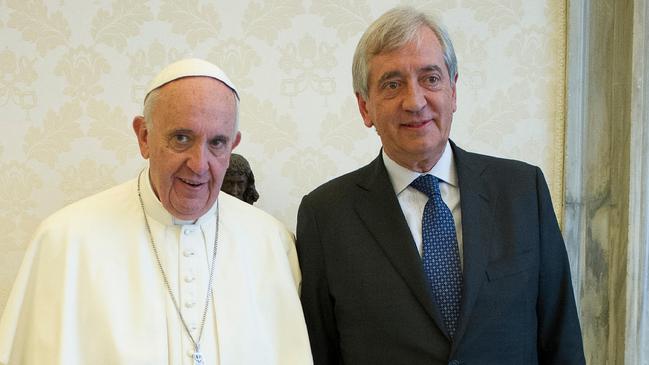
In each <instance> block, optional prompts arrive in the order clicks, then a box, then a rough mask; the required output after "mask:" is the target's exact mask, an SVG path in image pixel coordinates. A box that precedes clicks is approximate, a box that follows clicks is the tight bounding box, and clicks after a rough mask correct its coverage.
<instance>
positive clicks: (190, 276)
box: [185, 275, 195, 283]
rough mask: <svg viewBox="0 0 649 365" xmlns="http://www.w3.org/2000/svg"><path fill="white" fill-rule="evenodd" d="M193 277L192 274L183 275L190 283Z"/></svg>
mask: <svg viewBox="0 0 649 365" xmlns="http://www.w3.org/2000/svg"><path fill="white" fill-rule="evenodd" d="M194 279H195V277H194V276H192V275H185V282H186V283H191V282H192V281H194Z"/></svg>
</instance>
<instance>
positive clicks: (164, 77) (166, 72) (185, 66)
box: [144, 58, 239, 100]
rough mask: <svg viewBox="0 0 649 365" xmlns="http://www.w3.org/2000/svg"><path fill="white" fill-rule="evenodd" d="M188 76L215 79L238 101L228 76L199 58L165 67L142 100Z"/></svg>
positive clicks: (237, 95) (236, 93)
mask: <svg viewBox="0 0 649 365" xmlns="http://www.w3.org/2000/svg"><path fill="white" fill-rule="evenodd" d="M189 76H206V77H211V78H213V79H217V80H219V81H221V82H222V83H224V84H225V85H226V86H227V87H229V88H230V89H232V91H233V92H234V95H236V97H237V99H239V93H238V92H237V88H236V87H234V84H233V83H232V81H230V79H229V78H228V76H227V75H226V74H225V72H223V70H221V69H220V68H219V67H218V66H216V65H215V64H212V63H210V62H207V61H205V60H201V59H199V58H186V59H184V60H180V61H177V62H174V63H172V64H170V65H169V66H167V67H165V68H164V69H163V70H162V71H160V73H159V74H158V75H156V77H155V78H154V79H153V81H151V83H150V84H149V87H148V88H147V89H146V96H145V97H144V100H146V98H147V97H148V96H149V93H151V91H153V90H155V89H157V88H159V87H160V86H162V85H165V84H167V83H169V82H171V81H174V80H178V79H181V78H183V77H189Z"/></svg>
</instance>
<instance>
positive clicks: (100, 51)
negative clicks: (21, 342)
mask: <svg viewBox="0 0 649 365" xmlns="http://www.w3.org/2000/svg"><path fill="white" fill-rule="evenodd" d="M399 3H401V4H409V5H413V6H416V7H418V8H422V9H426V10H430V11H433V12H435V13H437V14H438V16H439V17H440V18H441V19H442V21H443V22H444V23H445V24H446V25H447V27H448V29H449V32H450V34H451V37H452V38H453V39H454V42H455V45H456V50H457V53H458V59H459V72H460V77H459V82H458V111H457V113H456V114H455V122H454V127H453V128H454V129H453V132H452V138H453V139H454V140H455V141H456V142H457V143H458V144H459V145H460V146H462V147H465V148H467V149H471V150H474V151H479V152H484V153H489V154H493V155H498V156H503V157H510V158H516V159H523V160H525V161H528V162H530V163H533V164H536V165H539V166H541V168H542V169H543V171H544V172H545V174H546V177H547V179H548V181H549V183H550V185H551V190H552V193H553V197H554V201H555V205H557V210H559V209H560V206H561V203H562V202H561V192H562V149H563V118H564V113H563V105H564V101H563V100H564V87H565V77H564V69H565V67H564V58H565V51H564V45H565V13H566V9H565V7H566V5H565V0H426V1H414V0H413V1H402V2H398V1H385V0H383V1H371V0H264V1H260V0H240V1H207V0H205V1H203V0H158V1H137V0H136V1H133V0H113V1H108V0H84V1H81V0H47V1H46V0H0V42H1V43H0V123H1V126H2V131H3V136H2V138H1V139H0V186H2V189H1V190H0V204H1V205H0V232H3V234H2V235H0V310H2V309H3V308H4V303H5V301H6V297H7V295H8V291H9V289H10V287H11V283H12V282H13V279H14V276H15V273H16V270H17V269H18V265H19V263H20V260H21V258H22V255H23V252H24V249H25V245H26V244H27V242H28V240H29V238H30V236H31V234H32V233H33V231H34V230H35V228H36V225H37V224H38V222H39V221H40V220H41V219H43V218H44V217H45V216H47V215H48V214H50V213H52V212H53V211H55V210H57V209H58V208H60V207H62V206H63V205H65V204H67V203H69V202H72V201H75V200H77V199H79V198H81V197H83V196H86V195H89V194H92V193H94V192H97V191H100V190H103V189H105V188H107V187H109V186H112V185H114V184H117V183H119V182H122V181H125V180H127V179H130V178H132V177H134V176H135V175H136V173H137V172H138V171H139V170H140V169H141V168H142V167H143V166H144V161H143V160H142V159H141V158H140V156H139V153H138V149H137V144H136V138H135V135H134V134H133V132H132V129H131V121H132V118H133V116H134V115H136V114H139V113H141V104H142V98H143V90H144V87H145V85H146V84H147V83H148V82H149V80H150V79H151V78H152V77H153V76H154V75H155V74H156V73H157V72H158V71H159V70H160V69H161V68H162V67H163V66H164V65H166V64H167V63H169V62H171V61H173V60H176V59H179V58H182V57H186V56H196V57H202V58H206V59H208V60H211V61H213V62H215V63H217V64H219V65H220V66H221V67H222V68H223V69H224V70H225V71H226V72H227V73H228V74H229V76H230V78H231V79H232V80H233V81H234V82H235V84H236V85H237V86H238V88H239V90H240V92H241V130H242V134H243V139H242V143H241V145H240V146H239V148H238V149H237V152H239V153H241V154H243V155H244V156H246V157H247V158H248V160H249V161H250V163H251V165H252V167H253V170H254V172H255V176H256V178H257V181H258V184H257V187H258V190H259V191H260V194H261V199H260V201H259V202H258V203H257V204H256V205H257V206H259V207H261V208H262V209H265V210H267V211H269V212H270V213H272V214H273V215H275V216H276V217H278V218H279V219H280V220H282V221H284V222H285V223H286V224H287V226H289V227H290V228H291V229H293V228H294V226H295V215H296V211H297V206H298V204H299V202H300V199H301V197H302V196H303V195H304V194H305V193H307V192H308V191H310V190H311V189H313V188H314V187H316V186H317V185H319V184H320V183H322V182H324V181H326V180H328V179H331V178H333V177H335V176H337V175H340V174H342V173H344V172H347V171H350V170H352V169H355V168H357V167H359V166H360V165H362V164H365V163H366V162H368V161H370V160H371V159H373V158H374V157H375V156H376V155H377V153H378V148H379V141H378V137H377V136H376V134H375V133H374V132H373V131H372V130H370V129H367V128H365V127H364V125H363V123H362V119H361V118H360V116H359V114H358V111H357V107H356V104H355V99H354V97H353V93H352V88H351V71H350V70H351V59H352V54H353V50H354V48H355V46H356V43H357V41H358V39H359V37H360V35H361V33H362V32H363V31H364V29H365V28H366V27H367V26H368V25H369V23H370V22H371V21H372V20H373V19H375V18H376V17H377V16H379V15H380V14H381V13H383V12H384V11H385V10H387V9H389V8H391V7H393V6H394V5H397V4H399Z"/></svg>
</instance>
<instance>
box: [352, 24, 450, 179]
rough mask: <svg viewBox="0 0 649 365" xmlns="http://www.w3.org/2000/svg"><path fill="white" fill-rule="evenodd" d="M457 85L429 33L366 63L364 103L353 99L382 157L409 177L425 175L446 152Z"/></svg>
mask: <svg viewBox="0 0 649 365" xmlns="http://www.w3.org/2000/svg"><path fill="white" fill-rule="evenodd" d="M455 81H456V80H451V79H450V77H449V74H448V70H447V68H446V65H445V63H444V56H443V51H442V47H441V45H440V43H439V41H438V39H437V37H436V36H435V33H433V31H432V30H431V29H430V28H427V27H421V28H420V29H419V30H418V32H417V37H416V38H415V39H414V40H413V41H410V42H408V43H406V44H405V45H403V46H402V47H400V48H397V49H395V50H391V51H388V52H383V53H379V54H377V55H376V56H374V57H373V58H372V59H370V61H369V77H368V96H367V100H366V99H365V98H363V97H362V96H361V95H360V94H357V95H356V98H357V101H358V107H359V110H360V112H361V115H362V117H363V120H364V122H365V125H366V126H367V127H372V126H374V127H375V128H376V132H377V133H378V135H379V137H380V138H381V143H382V144H383V149H384V151H385V153H386V154H387V155H388V156H389V157H390V158H391V159H393V160H394V161H395V162H397V163H398V164H399V165H401V166H403V167H406V168H408V169H410V170H413V171H421V172H424V171H429V170H430V169H431V168H432V167H433V166H435V164H436V163H437V161H438V160H439V158H440V157H441V155H442V153H443V152H444V147H445V145H446V142H447V141H448V137H449V134H450V132H451V122H452V120H453V113H454V112H455V110H456V94H455Z"/></svg>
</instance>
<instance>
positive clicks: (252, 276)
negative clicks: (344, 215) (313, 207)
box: [0, 59, 312, 365]
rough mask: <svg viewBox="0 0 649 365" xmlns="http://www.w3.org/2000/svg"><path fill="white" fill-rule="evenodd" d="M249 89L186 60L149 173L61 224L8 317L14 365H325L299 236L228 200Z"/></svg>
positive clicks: (79, 207) (53, 228)
mask: <svg viewBox="0 0 649 365" xmlns="http://www.w3.org/2000/svg"><path fill="white" fill-rule="evenodd" d="M238 98H239V96H238V93H237V91H236V89H235V87H234V85H233V84H232V82H231V81H229V80H228V78H227V76H226V75H225V74H224V73H223V72H222V71H221V70H220V69H219V68H218V67H217V66H215V65H213V64H211V63H208V62H206V61H203V60H198V59H186V60H182V61H179V62H176V63H174V64H172V65H169V66H167V68H165V69H164V70H163V71H162V72H161V73H160V74H159V75H158V76H157V77H156V78H155V79H154V80H153V82H152V83H151V86H150V87H149V92H148V93H147V96H146V98H145V103H144V104H145V106H144V116H138V117H136V118H135V119H134V121H133V129H134V130H135V134H136V135H137V139H138V143H139V147H140V152H141V154H142V156H143V157H144V158H145V159H148V161H149V163H148V168H146V169H144V171H142V172H141V173H140V174H139V176H138V177H137V178H135V179H133V180H131V181H128V182H126V183H124V184H122V185H119V186H116V187H114V188H112V189H109V190H107V191H104V192H101V193H99V194H96V195H94V196H91V197H88V198H85V199H83V200H81V201H78V202H76V203H73V204H71V205H69V206H67V207H65V208H63V209H61V210H60V211H58V212H56V213H54V214H53V215H52V216H50V217H49V218H47V219H46V220H45V221H44V222H43V223H42V224H41V225H40V226H39V228H38V230H37V231H36V233H35V236H34V239H33V241H32V242H31V244H30V245H29V247H28V249H27V252H26V254H25V258H24V262H23V264H22V266H21V268H20V270H19V273H18V276H17V279H16V282H15V284H14V287H13V290H12V292H11V294H10V297H9V300H8V303H7V306H6V309H5V312H4V314H3V317H2V320H1V321H0V364H7V365H15V364H16V365H17V364H20V365H36V364H38V365H45V364H47V365H75V364H80V365H81V364H83V365H90V364H92V365H99V364H138V365H143V364H149V365H161V364H188V365H196V364H224V365H234V364H251V365H252V364H254V365H260V364H264V365H269V364H278V365H279V364H281V365H292V364H311V363H312V360H311V353H310V350H309V339H308V335H307V332H306V327H305V324H304V318H303V314H302V309H301V306H300V303H299V295H298V289H299V285H300V280H301V276H300V272H299V267H298V264H297V259H296V253H295V246H294V240H293V235H292V234H291V233H290V232H289V231H287V230H286V228H285V227H284V226H283V225H282V224H280V223H279V222H278V221H277V220H275V219H274V218H272V217H271V216H269V215H267V214H266V213H264V212H262V211H261V210H259V209H257V208H254V207H252V206H251V205H249V204H246V203H244V202H241V201H240V200H238V199H236V198H234V197H231V196H229V195H227V194H225V193H220V192H219V190H220V187H221V184H222V182H223V177H224V174H225V171H226V169H227V167H228V163H229V159H230V153H231V151H232V149H233V148H235V147H236V146H237V145H238V144H239V141H240V139H241V134H240V133H239V131H238Z"/></svg>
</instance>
